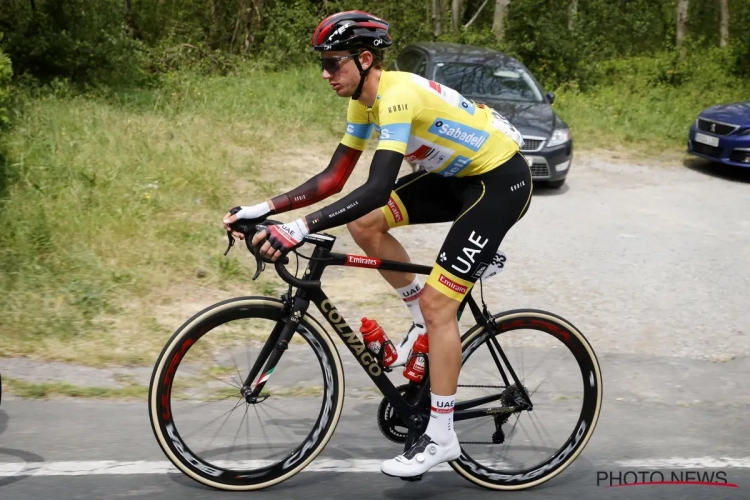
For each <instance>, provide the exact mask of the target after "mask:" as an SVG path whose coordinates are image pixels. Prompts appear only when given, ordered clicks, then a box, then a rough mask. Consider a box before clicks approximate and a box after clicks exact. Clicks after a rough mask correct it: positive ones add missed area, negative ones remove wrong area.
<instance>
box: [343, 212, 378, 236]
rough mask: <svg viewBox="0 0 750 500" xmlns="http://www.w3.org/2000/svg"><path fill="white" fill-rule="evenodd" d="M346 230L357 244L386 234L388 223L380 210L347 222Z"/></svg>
mask: <svg viewBox="0 0 750 500" xmlns="http://www.w3.org/2000/svg"><path fill="white" fill-rule="evenodd" d="M346 228H347V229H348V230H349V233H351V235H352V238H354V241H355V242H357V243H359V242H360V241H365V240H368V239H371V238H373V237H377V236H378V235H380V234H385V233H387V232H388V221H386V219H385V216H384V215H383V212H382V211H381V210H380V209H376V210H373V211H372V212H370V213H368V214H367V215H363V216H362V217H360V218H359V219H357V220H355V221H352V222H349V223H348V224H347V225H346Z"/></svg>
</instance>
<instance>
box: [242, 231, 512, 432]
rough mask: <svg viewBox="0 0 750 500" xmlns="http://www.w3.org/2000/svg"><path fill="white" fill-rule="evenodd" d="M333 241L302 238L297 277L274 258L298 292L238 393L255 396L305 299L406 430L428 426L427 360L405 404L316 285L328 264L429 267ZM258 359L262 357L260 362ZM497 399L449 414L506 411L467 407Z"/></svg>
mask: <svg viewBox="0 0 750 500" xmlns="http://www.w3.org/2000/svg"><path fill="white" fill-rule="evenodd" d="M335 240H336V239H335V237H333V236H330V235H327V234H321V235H310V236H307V237H306V239H305V241H306V242H308V243H312V244H314V245H315V250H314V251H313V254H312V256H311V258H310V261H309V264H308V266H307V268H306V269H305V272H304V274H303V276H302V278H296V277H294V276H292V275H291V274H290V273H289V271H288V270H287V269H286V268H285V267H284V266H283V264H281V263H276V270H277V271H278V273H279V275H280V276H281V277H282V279H284V281H286V282H287V283H289V284H290V285H293V286H297V291H296V293H295V294H294V296H293V297H288V296H287V297H286V299H287V300H286V301H285V302H286V307H285V309H284V313H283V314H284V316H287V314H288V316H287V319H283V320H281V321H279V322H278V323H277V324H276V327H275V328H274V329H273V331H272V332H271V334H270V336H269V337H268V340H267V341H266V343H265V345H264V346H263V348H262V349H261V352H260V354H259V355H258V358H257V359H256V362H255V364H254V365H253V367H252V368H251V370H250V373H249V374H248V376H247V379H246V380H245V386H244V388H243V394H244V395H245V397H246V398H247V399H248V400H251V399H255V398H257V397H259V396H260V393H261V390H262V389H263V386H264V385H265V383H266V381H267V379H268V377H266V375H267V374H270V372H272V370H273V368H274V367H275V366H276V364H277V363H278V361H279V360H280V359H281V356H282V354H283V353H284V351H285V350H286V349H287V347H288V345H289V342H290V340H291V338H292V336H293V335H294V333H295V332H296V330H297V327H298V325H299V322H300V319H301V318H302V317H304V315H305V313H306V312H307V309H308V307H309V306H310V302H312V303H314V304H315V305H316V306H317V308H318V310H319V311H320V312H321V314H322V315H323V317H325V318H326V321H328V323H329V324H330V325H331V327H332V328H333V329H334V330H335V331H336V333H337V334H338V336H339V337H340V338H341V340H342V341H343V342H344V344H345V345H346V347H347V348H348V349H349V351H350V352H351V353H352V354H353V355H354V357H355V358H356V359H357V361H359V364H360V365H361V366H362V368H363V369H364V370H365V372H366V373H367V374H368V375H369V376H370V378H371V379H372V381H373V383H374V384H375V385H376V386H377V387H378V389H380V391H381V392H382V394H383V396H384V397H385V398H386V399H387V400H388V401H389V402H390V404H391V405H392V406H393V408H394V409H395V411H396V412H397V413H398V414H399V416H400V417H401V418H402V420H403V422H404V424H405V425H406V426H407V427H408V428H409V429H410V433H411V431H419V430H420V428H421V427H424V426H426V425H427V419H426V418H425V417H427V416H429V403H430V385H429V363H426V365H425V366H426V370H427V372H426V373H425V377H424V379H423V380H422V382H420V383H418V384H416V383H413V382H410V384H413V385H414V387H415V390H416V395H415V396H414V401H416V402H415V403H414V404H410V403H409V402H407V401H406V399H405V398H404V397H403V396H402V395H401V393H399V391H398V389H397V388H396V386H395V385H394V384H393V382H391V380H390V379H389V378H388V376H387V375H386V372H389V371H390V370H389V369H388V368H383V365H382V363H381V362H380V360H378V359H377V358H376V357H375V356H374V355H373V354H372V353H371V352H370V350H369V349H368V348H367V347H366V346H365V344H364V343H363V342H362V340H360V338H359V337H358V336H357V335H356V333H355V332H354V331H352V329H351V327H350V326H349V325H348V324H347V323H346V321H345V319H344V317H343V316H342V315H341V313H340V312H339V311H338V310H337V309H336V306H334V305H333V303H332V302H331V300H330V299H329V298H328V296H327V295H326V294H325V293H324V292H323V290H322V289H321V287H320V278H321V276H322V275H323V272H324V270H325V268H326V267H328V266H351V267H364V268H369V269H378V270H384V271H400V272H407V273H416V274H422V275H425V274H430V272H432V267H429V266H423V265H418V264H407V263H404V262H395V261H388V260H379V259H374V258H370V257H364V256H358V255H350V254H340V253H334V252H331V249H332V248H333V243H334V241H335ZM248 245H249V243H248ZM467 304H468V305H469V308H470V309H471V311H472V313H473V315H474V317H475V319H476V321H477V323H478V324H480V325H482V326H483V327H485V328H488V329H495V328H497V326H496V325H495V324H494V321H493V320H492V317H491V316H490V315H489V313H488V312H487V311H486V309H485V311H484V312H483V311H482V310H480V308H479V306H478V305H477V303H476V301H475V300H474V298H473V297H472V296H471V291H469V293H467V294H466V298H465V299H464V301H463V302H462V303H461V307H460V310H463V308H464V306H465V305H467ZM493 340H494V339H493ZM492 347H494V350H497V351H498V353H499V355H500V357H501V358H502V360H503V361H504V363H505V365H506V367H507V369H508V372H509V373H510V375H511V378H512V379H513V380H514V381H515V383H516V384H517V387H521V384H520V382H519V380H518V378H517V377H516V374H515V372H514V371H513V369H512V367H511V366H510V364H509V362H508V360H507V358H506V357H505V354H504V353H503V351H502V349H501V348H500V346H499V344H498V343H497V342H496V341H495V342H494V343H493V346H492ZM492 347H490V352H491V354H492V357H493V359H494V361H495V364H496V365H497V368H498V370H499V371H500V373H501V375H502V378H503V380H504V382H505V384H506V386H507V385H509V379H508V377H507V375H506V373H505V370H503V367H502V365H501V363H500V359H499V358H498V357H497V354H496V353H495V352H494V351H493V348H492ZM381 352H382V351H381ZM263 360H266V361H265V363H264V362H263ZM261 369H262V370H263V372H262V373H263V376H262V377H261V379H260V381H259V382H258V383H257V384H255V385H252V382H253V381H254V380H255V379H256V377H257V376H258V374H259V373H261ZM500 398H501V395H500V394H496V395H492V396H486V397H481V398H476V399H472V400H469V401H463V402H461V403H457V404H456V406H455V410H454V417H453V419H454V421H458V420H465V419H469V418H477V417H480V416H485V417H486V416H488V415H489V416H491V415H496V414H498V413H506V412H507V410H508V409H509V408H508V407H504V408H484V409H477V410H470V408H473V407H476V406H480V405H483V404H486V403H489V402H492V401H497V400H498V399H500Z"/></svg>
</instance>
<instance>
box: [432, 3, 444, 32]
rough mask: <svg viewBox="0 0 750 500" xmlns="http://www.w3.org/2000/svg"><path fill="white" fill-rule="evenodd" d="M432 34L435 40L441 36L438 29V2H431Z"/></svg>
mask: <svg viewBox="0 0 750 500" xmlns="http://www.w3.org/2000/svg"><path fill="white" fill-rule="evenodd" d="M432 33H433V35H434V36H435V38H437V37H439V36H440V35H441V34H442V30H441V29H440V0H432Z"/></svg>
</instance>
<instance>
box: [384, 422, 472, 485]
mask: <svg viewBox="0 0 750 500" xmlns="http://www.w3.org/2000/svg"><path fill="white" fill-rule="evenodd" d="M460 456H461V445H460V444H458V436H456V433H455V432H454V433H453V439H452V440H451V443H450V444H449V445H447V446H440V445H439V444H437V443H435V442H434V441H433V440H432V439H430V436H428V435H427V434H422V436H421V437H420V438H419V439H417V441H416V442H415V443H414V445H412V447H411V448H409V449H408V450H407V451H406V452H404V454H403V455H399V456H397V457H396V458H392V459H391V460H386V461H385V462H383V463H382V464H380V472H382V473H383V474H385V475H386V476H393V477H401V478H411V477H416V476H421V475H422V474H424V473H425V472H427V471H428V470H430V469H432V468H433V467H435V466H436V465H438V464H441V463H443V462H450V461H453V460H456V459H457V458H458V457H460Z"/></svg>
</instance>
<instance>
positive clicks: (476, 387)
mask: <svg viewBox="0 0 750 500" xmlns="http://www.w3.org/2000/svg"><path fill="white" fill-rule="evenodd" d="M458 387H470V388H472V389H507V388H508V387H507V386H505V385H459V386H458Z"/></svg>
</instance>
